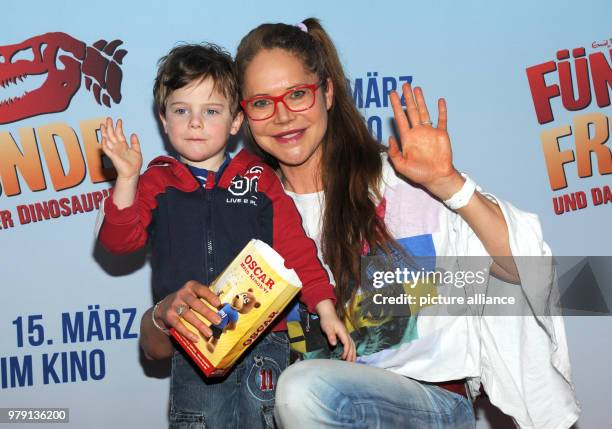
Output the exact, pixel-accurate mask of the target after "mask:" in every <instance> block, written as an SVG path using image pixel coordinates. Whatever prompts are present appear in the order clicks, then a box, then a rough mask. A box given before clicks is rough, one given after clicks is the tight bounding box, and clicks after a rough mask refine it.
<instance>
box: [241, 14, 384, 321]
mask: <svg viewBox="0 0 612 429" xmlns="http://www.w3.org/2000/svg"><path fill="white" fill-rule="evenodd" d="M303 24H304V25H305V26H306V28H307V29H308V31H307V32H305V31H303V29H301V28H300V27H298V26H294V25H287V24H262V25H260V26H259V27H257V28H255V29H253V30H252V31H251V32H250V33H249V34H247V35H246V36H245V37H244V38H243V39H242V41H241V42H240V45H239V46H238V51H237V53H236V65H237V70H238V82H239V84H240V86H241V88H243V84H244V75H245V71H246V69H247V67H248V65H249V63H250V62H251V61H252V60H253V58H254V57H255V56H256V55H257V53H258V52H260V51H261V50H266V49H275V48H280V49H283V50H285V51H287V52H289V53H291V54H293V55H295V56H296V57H297V58H299V59H300V60H301V61H302V63H303V64H304V66H305V68H306V69H307V70H309V71H310V72H311V73H313V74H315V75H317V76H318V78H319V79H320V81H322V82H324V85H323V86H324V89H326V88H325V86H326V82H327V79H328V78H329V79H331V82H332V84H333V89H334V95H333V101H332V106H331V109H330V110H329V118H328V125H327V131H326V133H325V136H324V137H323V142H322V145H321V147H322V161H321V171H322V177H321V179H322V184H323V191H324V192H325V196H326V198H325V211H324V214H323V223H322V237H321V246H322V251H323V258H324V259H325V262H326V263H327V264H328V265H329V267H330V268H331V271H332V273H333V275H334V278H335V280H336V295H337V297H338V301H339V304H341V305H338V306H336V308H337V310H338V313H339V315H341V316H344V314H345V305H346V304H347V303H349V302H351V301H352V299H353V298H354V296H355V292H356V289H357V288H356V287H354V285H358V284H359V278H360V257H361V253H362V248H363V243H364V242H365V243H367V244H368V245H369V246H370V247H371V248H372V249H376V248H382V249H384V250H385V251H387V250H388V244H389V243H390V242H394V240H392V239H391V237H390V235H389V233H388V231H387V228H386V227H385V224H384V221H383V220H382V219H381V218H380V217H378V216H377V215H376V206H375V201H374V199H375V200H379V199H380V197H381V196H380V195H379V192H378V189H379V185H380V181H381V178H382V160H381V157H380V153H381V151H383V150H384V146H382V145H380V144H379V143H378V142H377V141H376V140H375V139H374V138H373V137H372V136H371V135H370V133H369V131H368V129H367V127H366V125H365V123H364V120H363V118H362V117H361V115H360V114H359V112H358V110H357V108H356V107H355V105H354V103H353V100H352V98H351V97H350V93H349V90H348V87H347V79H346V76H345V74H344V70H343V68H342V64H341V63H340V59H339V58H338V53H337V52H336V48H335V47H334V44H333V42H332V40H331V39H330V37H329V36H328V34H327V33H326V32H325V30H324V29H323V27H322V26H321V24H320V23H319V21H318V20H317V19H315V18H308V19H306V20H304V21H303ZM249 134H250V133H249ZM258 152H259V153H260V154H261V151H260V150H258ZM264 158H266V160H268V161H270V156H265V154H264Z"/></svg>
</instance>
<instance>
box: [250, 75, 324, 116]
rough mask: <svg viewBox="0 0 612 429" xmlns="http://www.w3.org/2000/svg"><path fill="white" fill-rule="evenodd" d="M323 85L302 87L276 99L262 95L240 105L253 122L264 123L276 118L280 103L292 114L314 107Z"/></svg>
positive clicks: (314, 84) (316, 84) (315, 84)
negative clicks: (277, 107) (319, 89)
mask: <svg viewBox="0 0 612 429" xmlns="http://www.w3.org/2000/svg"><path fill="white" fill-rule="evenodd" d="M322 84H323V82H319V83H313V84H310V85H300V86H297V87H295V88H292V89H290V90H289V91H287V92H285V93H284V94H281V95H277V96H276V97H273V96H271V95H260V96H257V97H253V98H249V99H248V100H242V101H241V102H240V105H241V106H242V109H243V110H244V111H245V113H246V114H247V116H248V117H249V118H250V119H251V120H252V121H263V120H265V119H269V118H271V117H272V116H274V114H275V113H276V105H277V104H278V103H283V104H284V105H285V107H286V108H287V109H288V110H290V111H292V112H303V111H304V110H308V109H310V108H311V107H312V106H314V103H315V101H316V99H317V97H316V93H317V89H318V88H319V87H320V86H321V85H322Z"/></svg>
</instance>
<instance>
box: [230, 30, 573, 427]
mask: <svg viewBox="0 0 612 429" xmlns="http://www.w3.org/2000/svg"><path fill="white" fill-rule="evenodd" d="M236 62H237V68H238V76H239V80H240V83H241V90H242V96H243V101H242V102H241V105H242V107H243V110H244V111H245V113H246V115H247V118H248V130H249V133H250V134H251V136H252V138H253V140H254V141H255V142H256V144H257V146H258V147H259V149H261V150H262V151H263V152H264V154H266V155H267V156H268V158H269V159H270V160H271V161H272V162H274V163H276V164H277V165H278V167H279V172H280V174H281V177H282V179H283V183H284V186H285V189H286V190H287V191H288V192H289V193H290V195H292V196H293V198H294V200H295V202H296V205H297V206H298V209H299V210H300V213H301V215H302V217H303V224H304V227H305V229H306V231H307V233H308V234H309V235H310V236H311V237H313V238H314V239H315V240H316V241H317V242H318V244H319V245H320V250H321V251H322V255H323V257H324V260H325V261H326V263H327V264H328V265H329V268H330V270H331V272H332V273H333V275H334V278H335V280H336V295H337V296H338V308H337V310H338V312H339V314H340V315H342V316H345V319H346V320H347V321H348V323H349V325H350V327H351V329H352V330H353V332H354V333H355V334H356V342H359V341H360V340H361V341H364V342H365V343H366V344H365V345H364V346H363V347H361V348H360V344H359V343H358V351H359V352H360V355H361V357H360V358H359V360H358V362H360V363H361V364H359V363H349V362H339V361H335V360H306V361H304V362H299V363H297V364H295V365H293V366H291V367H290V368H289V369H288V370H286V371H285V372H284V373H283V375H282V376H281V379H280V382H279V385H278V388H277V394H276V401H277V402H276V417H277V423H278V424H279V425H280V426H282V427H285V428H293V427H300V428H302V429H303V428H311V427H313V428H314V427H369V428H372V427H382V428H385V427H400V426H401V427H449V428H451V427H452V428H459V427H474V425H475V419H474V413H473V409H472V404H471V402H470V400H469V399H468V396H469V392H468V391H466V388H465V383H466V382H467V383H468V384H469V386H470V389H471V391H472V392H477V391H478V389H479V385H480V382H481V381H482V382H483V384H484V385H485V386H484V387H485V389H486V390H487V392H488V393H489V396H490V398H491V400H492V401H493V403H494V404H496V405H498V406H499V407H500V408H502V410H503V411H505V412H506V413H508V414H510V415H511V416H513V417H514V418H515V419H516V420H517V422H518V423H519V424H520V425H524V426H533V427H553V426H554V427H559V426H565V427H568V426H570V425H571V424H572V422H573V421H575V419H576V417H577V407H576V405H575V401H574V398H573V392H572V388H571V382H570V381H569V375H568V374H569V368H568V363H567V350H566V348H565V347H566V346H565V337H564V333H563V326H562V322H561V321H559V320H557V319H555V320H553V321H546V322H544V323H543V324H544V325H546V326H547V330H546V331H545V330H543V329H542V328H540V327H539V326H538V324H537V323H536V321H535V319H533V318H530V319H529V320H528V321H523V318H517V319H521V321H520V322H517V324H518V325H520V328H521V329H523V330H524V332H528V333H529V335H530V338H536V340H535V343H534V344H536V346H535V349H529V350H521V351H527V352H534V350H535V353H536V356H537V358H536V359H535V361H537V363H536V364H535V365H532V366H531V367H529V368H528V369H525V367H528V366H529V365H524V362H523V361H522V360H521V355H515V354H514V353H515V352H516V351H517V350H515V349H517V347H515V349H512V350H509V351H508V353H509V354H512V355H511V356H507V355H505V354H504V353H500V352H498V348H499V347H503V346H509V345H515V346H516V341H514V339H513V338H506V335H500V336H498V337H496V334H497V333H500V332H502V333H504V334H505V333H507V331H504V329H505V328H503V327H502V328H501V330H500V325H499V324H496V322H495V320H492V319H491V320H488V319H486V318H483V319H476V318H472V317H450V318H423V317H415V315H406V317H394V318H390V319H389V318H387V319H384V320H382V319H380V318H378V319H376V317H374V319H376V320H374V322H372V320H371V319H367V317H366V316H364V315H363V311H361V312H360V310H363V306H362V305H361V304H363V293H362V289H363V287H364V285H363V284H362V285H361V289H360V288H359V287H357V286H356V285H358V284H359V279H360V261H361V258H362V256H364V255H377V254H378V255H380V254H382V255H389V256H391V255H397V254H412V255H415V256H442V255H462V256H463V255H465V256H468V255H495V256H494V257H493V259H492V264H491V273H492V274H494V275H495V276H496V277H499V278H502V279H505V280H507V281H512V282H518V279H519V275H521V277H522V274H523V271H522V270H521V269H520V267H519V268H517V264H516V263H515V259H513V258H512V255H513V253H514V254H524V255H527V254H537V255H544V254H549V250H548V247H547V246H546V245H545V244H544V243H543V242H542V240H541V233H540V229H539V224H538V223H537V220H535V219H534V217H533V216H531V215H528V214H525V213H521V212H519V211H517V210H516V209H514V208H513V207H512V206H510V205H508V204H506V203H503V202H501V201H499V200H497V199H495V198H494V197H492V196H488V197H485V196H484V195H483V194H481V193H480V192H478V191H476V190H475V185H474V183H473V182H472V181H471V180H470V179H468V178H467V177H462V175H460V174H459V173H458V172H457V170H456V169H455V168H454V166H453V163H452V152H451V145H450V139H449V136H448V133H447V131H446V122H447V112H446V104H445V101H444V100H443V99H441V100H439V101H438V111H439V115H438V121H437V124H436V126H433V124H432V121H431V118H430V115H429V112H428V109H427V106H426V104H425V101H424V97H423V92H422V90H420V89H419V88H415V89H414V90H413V89H412V88H411V87H410V85H404V87H403V88H402V91H403V95H404V97H405V100H406V113H404V111H403V109H402V106H401V104H400V99H399V96H398V94H396V93H392V94H391V104H392V106H393V112H394V116H395V121H396V124H397V129H398V132H399V138H400V141H399V142H397V141H396V140H395V139H394V138H391V139H390V140H389V150H388V159H389V161H390V162H391V163H392V165H393V168H394V169H395V171H396V172H397V173H398V174H399V175H401V176H403V177H405V178H406V179H407V180H406V181H404V180H403V179H400V178H399V177H398V174H395V172H394V171H393V170H392V168H391V166H390V165H389V163H388V161H387V158H386V157H385V156H381V153H380V152H381V148H380V146H379V145H378V143H377V142H376V141H374V139H373V138H372V137H371V136H370V135H369V133H368V130H367V128H366V126H365V124H364V122H363V119H362V118H361V117H360V116H359V113H358V111H357V110H356V108H355V106H354V104H353V102H352V100H351V98H350V96H349V93H348V91H347V88H346V83H345V82H346V78H345V75H344V72H343V70H342V66H341V64H340V62H339V59H338V55H337V53H336V50H335V48H334V45H333V43H332V42H331V40H330V38H329V37H328V35H327V34H326V33H325V31H324V30H323V28H322V27H321V26H320V24H319V22H318V21H317V20H315V19H307V20H305V21H304V22H303V23H300V24H298V25H296V26H292V25H285V24H264V25H261V26H259V27H257V28H256V29H254V30H252V31H251V32H250V33H249V34H248V35H247V36H245V37H244V38H243V40H242V41H241V43H240V46H239V47H238V51H237V55H236ZM442 202H444V204H445V205H446V207H444V205H443V204H442ZM400 259H401V258H400ZM404 259H409V258H404ZM368 317H369V316H368ZM532 319H533V320H532ZM381 320H382V321H381ZM513 320H514V319H513ZM512 323H514V322H512ZM388 324H392V325H393V326H392V327H391V328H389V329H385V326H386V325H388ZM483 327H484V328H483ZM373 330H374V331H375V332H374V334H375V335H378V337H377V338H379V339H380V336H381V335H382V337H383V340H384V341H382V344H381V342H380V341H379V342H378V343H377V344H374V343H373V341H372V338H373V337H374V336H375V335H370V334H371V333H372V331H373ZM385 335H386V337H385ZM547 335H551V336H552V338H553V340H552V342H551V340H550V338H549V337H548V336H547ZM555 348H556V349H555ZM551 350H552V351H551ZM551 354H552V355H553V356H552V357H551ZM532 357H533V356H532ZM540 358H542V359H540ZM553 358H554V359H556V364H555V366H553V365H552V364H551V363H550V362H551V359H553ZM364 363H365V364H366V365H363V364H364ZM517 368H518V369H517ZM560 374H563V376H561V375H560ZM535 376H537V377H540V379H538V380H537V381H535V382H534V381H530V382H526V381H525V378H527V379H529V378H535ZM417 380H418V381H417ZM553 392H554V395H553V394H552V393H553Z"/></svg>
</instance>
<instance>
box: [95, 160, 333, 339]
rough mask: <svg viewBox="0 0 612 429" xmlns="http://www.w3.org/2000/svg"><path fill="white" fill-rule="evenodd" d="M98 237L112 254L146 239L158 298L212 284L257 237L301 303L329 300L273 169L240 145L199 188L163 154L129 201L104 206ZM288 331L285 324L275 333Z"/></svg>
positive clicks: (311, 246) (311, 305)
mask: <svg viewBox="0 0 612 429" xmlns="http://www.w3.org/2000/svg"><path fill="white" fill-rule="evenodd" d="M102 210H103V213H102V214H103V216H104V219H103V223H102V226H101V229H100V232H99V240H100V242H101V243H102V244H103V245H104V247H106V248H107V249H108V250H110V251H111V252H114V253H128V252H132V251H135V250H137V249H140V248H142V247H143V246H144V245H145V244H146V243H147V241H150V242H151V247H152V258H151V267H152V271H153V276H152V283H153V294H154V296H155V298H156V299H161V298H163V297H165V296H167V295H168V294H170V293H172V292H175V291H177V290H178V289H180V288H181V287H182V286H183V285H184V284H185V283H186V282H187V281H189V280H197V281H199V282H201V283H204V284H210V283H211V282H212V281H213V280H214V279H215V278H216V277H217V275H219V274H220V273H221V272H222V271H223V270H224V269H225V267H226V266H227V265H228V264H229V263H230V262H231V261H232V260H233V259H234V257H235V256H236V255H237V254H238V253H239V252H240V251H241V250H242V248H243V247H244V246H245V245H246V244H247V243H248V242H249V240H251V239H253V238H256V239H259V240H262V241H264V242H266V243H268V244H269V245H271V246H272V247H273V248H274V249H275V250H276V251H277V252H278V253H279V254H280V255H281V256H282V257H283V258H285V265H286V266H287V267H288V268H293V269H294V270H295V271H296V273H297V274H298V276H299V277H300V280H301V281H302V292H301V294H300V301H302V302H303V303H304V304H306V306H307V307H308V309H309V311H311V312H313V313H314V312H315V311H314V310H315V306H316V305H317V304H318V303H319V302H320V301H322V300H323V299H332V300H333V301H335V296H334V291H333V287H332V285H331V283H330V279H329V276H328V274H327V271H326V270H325V269H324V268H323V265H322V263H321V261H320V260H319V258H318V256H317V249H316V245H315V243H314V242H313V241H312V240H311V239H310V238H308V237H307V236H306V234H305V232H304V229H303V228H302V219H301V217H300V215H299V213H298V211H297V209H296V207H295V205H294V203H293V201H292V200H291V198H290V197H289V196H287V195H286V194H285V192H284V190H283V188H282V185H281V183H280V180H279V178H278V177H277V176H276V174H275V172H274V171H273V170H272V168H271V167H269V166H268V165H266V164H264V163H263V161H261V160H260V159H259V158H258V157H256V156H255V155H253V154H251V153H249V152H247V151H246V150H242V151H241V152H240V153H239V154H238V155H236V156H235V157H234V158H233V159H232V160H231V161H230V163H229V165H228V166H227V167H226V168H225V169H224V171H223V172H222V174H221V177H220V178H215V177H214V176H212V175H211V176H210V177H209V179H208V180H207V181H206V187H202V186H200V184H199V183H198V181H197V179H196V178H194V177H193V175H192V174H191V172H190V171H189V169H188V168H187V167H186V166H185V165H184V164H182V163H180V162H179V161H177V160H176V159H174V158H171V157H167V156H161V157H158V158H155V159H154V160H153V161H151V163H150V164H149V166H148V168H147V170H146V171H145V172H144V173H143V175H142V176H141V177H140V179H139V182H138V191H137V195H136V200H135V202H134V204H133V205H132V206H130V207H126V208H124V209H122V210H119V209H118V208H117V206H116V205H115V204H114V203H113V201H112V194H111V197H109V198H107V199H106V200H105V201H104V204H103V206H102ZM281 329H286V324H285V321H281V322H277V324H276V325H275V327H274V330H281Z"/></svg>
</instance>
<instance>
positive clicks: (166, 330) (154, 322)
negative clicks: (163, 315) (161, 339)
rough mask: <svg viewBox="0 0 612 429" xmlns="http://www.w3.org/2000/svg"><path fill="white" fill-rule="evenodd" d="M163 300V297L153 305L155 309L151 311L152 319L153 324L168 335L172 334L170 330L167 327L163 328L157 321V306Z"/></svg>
mask: <svg viewBox="0 0 612 429" xmlns="http://www.w3.org/2000/svg"><path fill="white" fill-rule="evenodd" d="M162 301H163V299H162V300H161V301H159V302H158V303H157V304H155V305H154V306H153V311H152V312H151V320H153V325H155V327H156V328H157V329H159V330H160V331H162V332H163V333H164V334H166V335H170V330H168V329H166V328H162V327H161V326H160V325H159V323H157V320H155V310H157V306H158V305H159V304H160V303H161V302H162Z"/></svg>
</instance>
